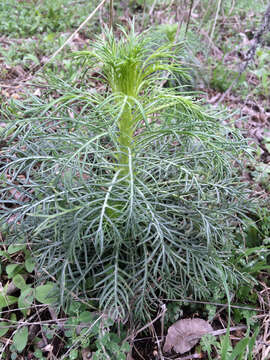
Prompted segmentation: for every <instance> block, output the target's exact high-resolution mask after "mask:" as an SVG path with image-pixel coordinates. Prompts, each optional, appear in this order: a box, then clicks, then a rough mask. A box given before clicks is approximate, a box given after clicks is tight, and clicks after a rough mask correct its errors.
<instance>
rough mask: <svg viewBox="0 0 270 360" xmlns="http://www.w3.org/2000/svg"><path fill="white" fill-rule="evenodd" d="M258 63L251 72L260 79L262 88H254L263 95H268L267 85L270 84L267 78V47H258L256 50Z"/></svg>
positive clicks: (268, 52) (268, 53) (269, 53)
mask: <svg viewBox="0 0 270 360" xmlns="http://www.w3.org/2000/svg"><path fill="white" fill-rule="evenodd" d="M256 55H257V59H258V64H257V67H256V69H254V70H252V71H251V72H252V74H254V75H256V76H257V78H258V79H259V80H260V84H261V86H262V89H261V87H260V86H258V87H257V88H256V92H257V93H259V94H260V93H262V94H263V95H264V96H266V97H268V96H269V85H270V79H269V60H268V59H269V55H270V50H267V49H259V50H257V52H256Z"/></svg>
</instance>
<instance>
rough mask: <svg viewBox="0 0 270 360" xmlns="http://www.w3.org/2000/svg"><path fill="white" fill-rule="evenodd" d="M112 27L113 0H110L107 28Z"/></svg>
mask: <svg viewBox="0 0 270 360" xmlns="http://www.w3.org/2000/svg"><path fill="white" fill-rule="evenodd" d="M112 27H113V0H110V21H109V28H110V29H112Z"/></svg>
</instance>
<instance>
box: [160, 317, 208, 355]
mask: <svg viewBox="0 0 270 360" xmlns="http://www.w3.org/2000/svg"><path fill="white" fill-rule="evenodd" d="M211 331H213V328H212V326H211V325H210V324H209V323H208V322H207V321H205V320H203V319H199V318H196V319H182V320H178V321H176V322H175V323H174V324H173V325H172V326H170V327H169V329H168V335H167V336H166V341H165V344H164V347H163V350H164V352H171V351H172V350H174V351H175V352H177V353H179V354H184V353H185V352H187V351H189V350H190V349H192V348H193V346H195V345H196V344H197V343H198V342H199V340H200V338H201V337H202V336H203V335H205V334H207V333H209V332H211Z"/></svg>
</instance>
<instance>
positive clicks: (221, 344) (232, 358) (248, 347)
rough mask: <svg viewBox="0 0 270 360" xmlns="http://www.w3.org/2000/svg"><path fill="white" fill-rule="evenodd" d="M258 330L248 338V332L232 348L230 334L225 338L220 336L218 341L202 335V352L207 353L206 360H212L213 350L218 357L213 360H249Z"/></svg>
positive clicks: (211, 336)
mask: <svg viewBox="0 0 270 360" xmlns="http://www.w3.org/2000/svg"><path fill="white" fill-rule="evenodd" d="M258 333H259V328H257V329H256V330H255V331H254V334H253V335H252V336H250V334H249V332H248V333H247V334H246V336H245V337H244V338H243V339H241V340H240V341H239V342H238V343H237V344H236V345H235V347H234V348H233V346H232V343H231V340H230V334H229V333H227V334H226V335H225V336H221V337H220V340H219V341H218V340H216V338H215V336H213V335H210V334H208V335H204V336H203V337H202V339H201V342H200V344H201V347H202V350H203V351H205V352H207V355H208V359H210V360H213V358H212V356H211V355H212V352H213V348H214V349H215V351H216V352H217V354H218V356H217V357H215V358H214V359H221V360H246V359H248V360H251V359H252V351H253V349H254V345H255V341H256V337H257V336H258Z"/></svg>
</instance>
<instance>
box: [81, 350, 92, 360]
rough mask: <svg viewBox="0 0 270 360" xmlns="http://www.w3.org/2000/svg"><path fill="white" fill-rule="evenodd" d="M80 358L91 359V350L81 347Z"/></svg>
mask: <svg viewBox="0 0 270 360" xmlns="http://www.w3.org/2000/svg"><path fill="white" fill-rule="evenodd" d="M82 358H83V360H91V359H92V352H91V351H90V349H88V348H85V349H82Z"/></svg>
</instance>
